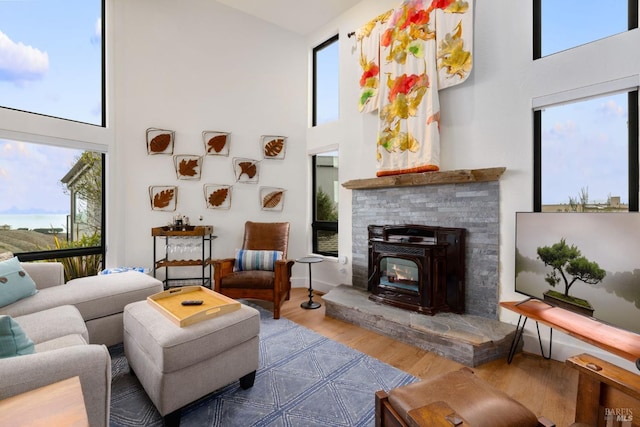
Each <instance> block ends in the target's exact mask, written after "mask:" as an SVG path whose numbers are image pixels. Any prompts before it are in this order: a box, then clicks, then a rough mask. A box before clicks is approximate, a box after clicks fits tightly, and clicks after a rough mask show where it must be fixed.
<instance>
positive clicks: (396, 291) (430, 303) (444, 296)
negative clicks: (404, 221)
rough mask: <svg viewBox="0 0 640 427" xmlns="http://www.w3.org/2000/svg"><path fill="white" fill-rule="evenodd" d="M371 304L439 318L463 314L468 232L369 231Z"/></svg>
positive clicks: (430, 228)
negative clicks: (444, 312) (387, 305)
mask: <svg viewBox="0 0 640 427" xmlns="http://www.w3.org/2000/svg"><path fill="white" fill-rule="evenodd" d="M368 232H369V276H368V277H369V280H368V290H369V292H371V295H370V297H369V299H371V300H373V301H376V302H380V303H384V304H389V305H392V306H395V307H399V308H403V309H407V310H413V311H417V312H419V313H425V314H430V315H433V314H436V313H438V312H443V311H451V312H455V313H464V303H465V301H464V295H465V289H464V283H465V280H464V275H465V229H463V228H446V227H434V226H427V225H369V227H368Z"/></svg>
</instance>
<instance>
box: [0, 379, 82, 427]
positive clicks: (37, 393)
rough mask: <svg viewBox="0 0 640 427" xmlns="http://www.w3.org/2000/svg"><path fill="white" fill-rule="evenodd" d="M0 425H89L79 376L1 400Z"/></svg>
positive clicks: (71, 426)
mask: <svg viewBox="0 0 640 427" xmlns="http://www.w3.org/2000/svg"><path fill="white" fill-rule="evenodd" d="M0 425H2V426H12V427H21V426H25V427H26V426H30V427H38V426H42V427H50V426H67V427H88V426H89V419H88V418H87V409H86V408H85V406H84V397H83V396H82V387H81V385H80V378H79V377H73V378H69V379H67V380H63V381H60V382H57V383H54V384H49V385H47V386H44V387H40V388H37V389H34V390H30V391H27V392H25V393H22V394H18V395H16V396H11V397H9V398H7V399H4V400H0Z"/></svg>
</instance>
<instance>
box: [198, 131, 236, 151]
mask: <svg viewBox="0 0 640 427" xmlns="http://www.w3.org/2000/svg"><path fill="white" fill-rule="evenodd" d="M229 135H231V133H230V132H220V131H216V130H205V131H203V132H202V141H203V142H204V151H205V153H206V154H207V155H211V156H228V155H229V148H230V147H229V146H230V138H229Z"/></svg>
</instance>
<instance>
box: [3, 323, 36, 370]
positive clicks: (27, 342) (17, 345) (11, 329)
mask: <svg viewBox="0 0 640 427" xmlns="http://www.w3.org/2000/svg"><path fill="white" fill-rule="evenodd" d="M34 352H35V346H34V344H33V341H31V339H29V337H28V336H27V334H25V333H24V331H23V330H22V328H21V327H20V325H19V324H18V322H16V321H15V320H13V319H12V318H11V316H0V359H4V358H7V357H15V356H21V355H23V354H32V353H34Z"/></svg>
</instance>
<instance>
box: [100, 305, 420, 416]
mask: <svg viewBox="0 0 640 427" xmlns="http://www.w3.org/2000/svg"><path fill="white" fill-rule="evenodd" d="M249 305H252V306H253V307H255V308H256V309H257V310H259V311H260V365H259V366H260V368H259V369H258V371H257V373H256V379H255V383H254V385H253V387H251V388H250V389H248V390H242V389H241V388H240V386H239V383H238V382H237V381H236V382H234V383H233V384H230V385H228V386H226V387H224V388H222V389H220V390H218V391H216V392H215V393H213V394H210V395H208V396H205V397H204V398H202V399H200V400H198V401H196V402H194V403H192V404H190V405H189V406H187V407H186V408H183V410H182V417H181V423H180V425H181V426H183V427H196V426H197V427H204V426H223V427H230V426H242V427H245V426H269V427H271V426H273V427H276V426H296V427H297V426H304V427H313V426H323V427H326V426H332V427H333V426H336V427H338V426H373V425H374V424H375V421H374V393H375V392H376V391H377V390H382V389H384V390H389V389H391V388H394V387H397V386H400V385H405V384H409V383H412V382H414V381H417V378H415V377H413V376H411V375H409V374H407V373H406V372H402V371H400V370H398V369H396V368H394V367H392V366H390V365H387V364H385V363H382V362H380V361H379V360H377V359H374V358H372V357H370V356H367V355H366V354H363V353H360V352H358V351H356V350H353V349H351V348H349V347H347V346H345V345H343V344H340V343H337V342H335V341H332V340H330V339H328V338H326V337H323V336H322V335H319V334H317V333H315V332H313V331H311V330H309V329H307V328H305V327H303V326H300V325H298V324H296V323H294V322H291V321H290V320H287V319H284V318H280V319H278V320H274V319H273V313H271V312H269V311H267V310H265V309H263V308H261V307H259V306H255V305H253V304H249ZM109 352H110V353H111V359H112V385H111V422H110V425H111V426H112V427H118V426H162V417H161V416H160V414H159V413H158V412H157V410H156V409H155V407H154V406H153V404H152V403H151V401H150V400H149V398H148V397H147V395H146V394H145V392H144V389H143V388H142V386H141V385H140V383H139V382H138V380H137V379H136V378H135V377H134V376H133V375H131V373H130V371H129V365H128V364H127V360H126V358H125V357H124V348H123V346H122V345H121V344H120V345H116V346H113V347H110V348H109ZM176 393H179V390H176Z"/></svg>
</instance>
